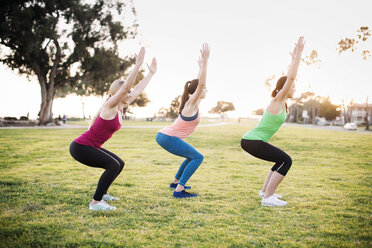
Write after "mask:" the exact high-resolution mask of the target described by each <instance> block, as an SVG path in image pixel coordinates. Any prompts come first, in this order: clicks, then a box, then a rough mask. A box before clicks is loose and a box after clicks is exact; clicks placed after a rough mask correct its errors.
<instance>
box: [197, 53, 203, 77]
mask: <svg viewBox="0 0 372 248" xmlns="http://www.w3.org/2000/svg"><path fill="white" fill-rule="evenodd" d="M198 65H199V72H198V76H197V79H200V76H201V73H202V70H203V59H202V58H201V57H199V59H198Z"/></svg>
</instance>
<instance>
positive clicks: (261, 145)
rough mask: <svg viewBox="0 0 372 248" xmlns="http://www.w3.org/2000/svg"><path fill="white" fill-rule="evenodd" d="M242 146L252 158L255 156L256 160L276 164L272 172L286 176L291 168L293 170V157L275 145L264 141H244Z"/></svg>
mask: <svg viewBox="0 0 372 248" xmlns="http://www.w3.org/2000/svg"><path fill="white" fill-rule="evenodd" d="M241 146H242V148H243V150H244V151H246V152H248V153H249V154H251V155H252V156H255V157H256V158H260V159H263V160H266V161H271V162H275V164H274V166H273V167H272V168H271V170H272V171H277V172H278V173H279V174H281V175H283V176H285V175H286V174H287V172H288V170H289V168H291V165H292V159H291V157H290V156H289V155H288V154H287V153H285V152H283V151H282V150H280V149H279V148H277V147H275V146H273V145H270V144H269V143H266V142H264V141H262V140H246V139H242V140H241Z"/></svg>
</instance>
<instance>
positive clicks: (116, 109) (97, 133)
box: [70, 48, 157, 211]
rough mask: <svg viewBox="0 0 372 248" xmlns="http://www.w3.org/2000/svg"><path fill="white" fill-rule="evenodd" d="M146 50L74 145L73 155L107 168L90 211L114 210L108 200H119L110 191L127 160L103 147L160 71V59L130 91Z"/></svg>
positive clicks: (117, 84) (72, 144) (112, 89)
mask: <svg viewBox="0 0 372 248" xmlns="http://www.w3.org/2000/svg"><path fill="white" fill-rule="evenodd" d="M144 57H145V49H144V48H141V50H140V52H139V54H138V56H137V58H136V64H135V66H134V68H133V70H132V71H131V72H130V74H129V75H128V77H127V80H126V81H124V80H120V79H119V80H115V81H114V82H113V83H112V85H111V87H110V90H109V92H108V93H109V97H108V98H107V100H106V102H105V103H104V104H103V105H102V106H101V108H100V110H99V111H98V113H97V115H96V116H95V117H94V118H93V119H92V121H91V123H90V125H89V129H88V131H86V132H85V133H83V134H82V135H80V136H79V137H78V138H76V139H75V140H74V141H73V142H72V143H71V145H70V153H71V156H72V157H73V158H74V159H76V160H77V161H79V162H80V163H83V164H85V165H88V166H91V167H99V168H103V169H105V171H104V172H103V174H102V176H101V177H100V179H99V181H98V185H97V189H96V192H95V194H94V196H93V200H92V202H91V203H90V204H89V209H90V210H106V211H108V210H114V209H116V208H115V207H113V206H110V205H109V204H107V202H106V201H107V200H119V198H116V197H113V196H111V195H109V194H108V193H107V190H108V188H109V187H110V185H111V183H112V182H113V181H114V180H115V178H116V177H117V176H118V175H119V174H120V172H121V171H122V169H123V167H124V161H123V160H121V159H120V158H119V157H118V156H117V155H115V154H114V153H112V152H110V151H108V150H106V149H104V148H102V145H103V144H104V143H105V142H106V141H107V140H108V139H110V138H111V136H112V135H113V134H114V133H115V132H116V131H118V130H119V129H120V128H121V123H122V115H123V111H122V110H123V109H126V108H127V107H128V106H129V104H131V103H132V102H133V101H134V99H136V97H137V96H139V95H140V94H141V93H142V91H143V90H144V89H145V87H146V86H147V84H148V83H149V81H150V79H151V78H152V76H153V75H154V74H155V72H156V67H157V63H156V59H155V58H153V60H152V63H151V66H148V68H149V73H148V75H147V76H146V77H145V78H144V79H143V80H142V81H141V82H139V83H138V84H137V86H136V87H135V88H134V89H133V90H132V91H130V89H131V88H132V86H133V83H134V81H135V79H136V77H137V74H138V71H139V69H140V67H141V65H142V63H143V61H144Z"/></svg>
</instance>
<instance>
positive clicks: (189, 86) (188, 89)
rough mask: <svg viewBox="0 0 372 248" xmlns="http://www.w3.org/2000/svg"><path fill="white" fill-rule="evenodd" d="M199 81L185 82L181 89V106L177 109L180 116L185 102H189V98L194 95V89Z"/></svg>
mask: <svg viewBox="0 0 372 248" xmlns="http://www.w3.org/2000/svg"><path fill="white" fill-rule="evenodd" d="M198 84H199V79H194V80H191V81H187V82H186V84H185V87H184V88H183V93H182V96H181V105H180V108H179V111H178V112H179V114H181V111H182V109H183V108H184V107H185V104H186V102H187V101H188V100H189V98H190V96H189V95H192V94H194V92H195V90H196V88H197V87H198Z"/></svg>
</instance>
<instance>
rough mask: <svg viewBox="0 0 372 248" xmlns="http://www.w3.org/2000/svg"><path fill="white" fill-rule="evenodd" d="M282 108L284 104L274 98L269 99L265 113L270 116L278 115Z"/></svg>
mask: <svg viewBox="0 0 372 248" xmlns="http://www.w3.org/2000/svg"><path fill="white" fill-rule="evenodd" d="M283 108H284V102H283V101H280V100H278V99H276V98H275V97H274V98H273V99H271V101H270V103H269V106H267V111H268V112H269V113H270V114H272V115H278V114H280V113H282V111H283Z"/></svg>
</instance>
